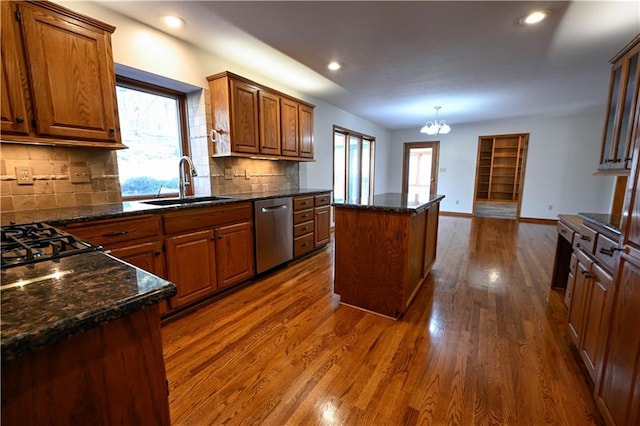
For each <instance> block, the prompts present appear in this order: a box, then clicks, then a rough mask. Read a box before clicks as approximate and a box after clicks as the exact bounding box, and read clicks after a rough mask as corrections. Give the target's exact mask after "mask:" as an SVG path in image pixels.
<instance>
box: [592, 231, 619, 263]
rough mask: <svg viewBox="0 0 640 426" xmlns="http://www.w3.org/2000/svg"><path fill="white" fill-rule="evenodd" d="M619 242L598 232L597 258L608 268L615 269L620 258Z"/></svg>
mask: <svg viewBox="0 0 640 426" xmlns="http://www.w3.org/2000/svg"><path fill="white" fill-rule="evenodd" d="M617 248H618V243H617V242H615V241H613V240H612V239H610V238H607V237H605V236H604V235H602V234H598V240H597V244H596V252H595V254H596V260H597V261H598V263H600V264H602V265H603V266H604V267H605V268H606V269H609V270H613V268H614V267H615V264H616V260H617V259H618V250H615V249H617Z"/></svg>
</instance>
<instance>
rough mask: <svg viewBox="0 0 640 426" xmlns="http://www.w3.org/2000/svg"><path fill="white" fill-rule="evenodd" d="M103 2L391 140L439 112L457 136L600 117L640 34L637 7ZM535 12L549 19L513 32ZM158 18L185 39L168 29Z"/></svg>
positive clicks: (638, 1)
mask: <svg viewBox="0 0 640 426" xmlns="http://www.w3.org/2000/svg"><path fill="white" fill-rule="evenodd" d="M98 2H99V3H100V4H102V5H103V6H105V7H107V8H110V9H113V10H116V11H118V12H120V13H122V14H124V15H127V16H130V17H132V18H134V19H136V20H138V21H140V22H143V23H146V24H148V25H150V26H152V27H155V28H158V29H161V30H163V31H166V32H169V33H171V34H173V35H175V36H176V37H179V38H181V39H184V40H186V41H189V42H191V43H193V44H195V45H198V46H200V47H201V48H203V49H205V50H207V51H210V52H212V53H214V54H216V55H218V56H221V57H223V58H226V59H228V60H230V61H232V62H234V63H238V64H239V65H241V66H243V67H245V68H247V69H252V70H254V71H255V72H257V73H260V74H262V75H265V76H266V77H268V78H270V79H272V80H274V81H278V82H281V83H282V84H284V85H286V86H289V87H292V88H294V89H296V90H299V91H300V92H302V93H306V94H308V95H310V96H312V97H314V98H318V99H320V100H322V101H324V102H327V103H329V104H332V105H335V106H337V107H339V108H342V109H344V110H347V111H349V112H351V113H353V114H356V115H358V116H360V117H363V118H365V119H368V120H370V121H373V122H375V123H378V124H380V125H382V126H384V127H386V128H388V129H397V128H410V127H421V126H422V125H423V124H424V122H425V121H426V120H431V119H433V118H434V114H435V112H434V109H433V108H434V106H436V105H441V106H442V109H441V110H440V118H444V119H446V120H447V122H448V123H449V124H450V125H452V127H453V126H455V125H456V124H460V123H467V122H478V121H485V120H491V119H499V118H515V117H526V116H529V117H530V116H545V115H564V114H567V115H569V114H574V113H579V112H580V111H582V110H586V109H590V108H593V107H601V108H603V112H604V106H603V104H604V102H605V101H606V97H607V91H608V79H609V72H610V69H611V68H610V67H611V66H610V64H609V63H608V61H609V59H611V57H612V56H613V55H614V54H615V53H616V52H617V51H618V50H620V49H621V48H622V47H623V46H624V45H626V44H627V43H628V42H629V41H630V40H631V39H632V38H633V37H634V36H635V35H636V34H637V33H638V32H640V0H631V1H602V2H595V1H577V2H575V1H574V2H555V1H532V2H529V1H512V2H505V1H498V2H485V1H469V2H463V1H409V2H399V1H388V2H384V1H376V2H365V1H338V2H326V1H320V2H312V1H289V2H276V1H257V2H256V1H231V2H217V1H113V0H110V1H98ZM536 8H544V9H550V10H552V15H551V16H550V18H548V19H547V20H545V21H543V22H542V23H541V24H539V25H538V26H533V27H526V26H523V25H520V24H519V23H518V20H519V18H520V17H522V16H523V15H524V14H525V13H526V12H528V11H530V10H532V9H536ZM165 13H174V14H177V15H178V16H180V17H182V18H183V19H184V20H185V21H186V22H187V25H186V27H184V28H183V29H181V30H171V31H169V30H167V29H166V28H163V27H162V24H161V21H160V16H161V15H163V14H165ZM331 60H338V61H340V62H342V63H343V65H344V66H343V68H342V69H341V70H339V71H337V72H331V71H329V70H327V68H326V65H327V63H328V62H329V61H331ZM217 71H222V70H214V71H212V72H217ZM603 119H604V118H603Z"/></svg>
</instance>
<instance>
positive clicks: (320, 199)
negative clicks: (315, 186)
mask: <svg viewBox="0 0 640 426" xmlns="http://www.w3.org/2000/svg"><path fill="white" fill-rule="evenodd" d="M329 204H331V194H322V195H316V196H315V206H316V207H320V206H328V205H329Z"/></svg>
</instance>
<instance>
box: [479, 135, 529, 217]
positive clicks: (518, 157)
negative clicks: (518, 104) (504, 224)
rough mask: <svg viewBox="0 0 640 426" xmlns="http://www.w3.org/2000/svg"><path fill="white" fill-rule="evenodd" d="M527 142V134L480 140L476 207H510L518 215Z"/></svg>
mask: <svg viewBox="0 0 640 426" xmlns="http://www.w3.org/2000/svg"><path fill="white" fill-rule="evenodd" d="M528 142H529V134H528V133H522V134H511V135H497V136H480V138H479V141H478V164H477V169H476V194H475V201H476V203H478V202H481V203H484V202H500V203H513V204H514V206H513V207H515V209H516V211H517V212H518V213H517V215H519V211H520V198H521V192H522V184H523V178H524V167H525V163H526V155H527V146H528ZM507 207H509V206H508V205H507Z"/></svg>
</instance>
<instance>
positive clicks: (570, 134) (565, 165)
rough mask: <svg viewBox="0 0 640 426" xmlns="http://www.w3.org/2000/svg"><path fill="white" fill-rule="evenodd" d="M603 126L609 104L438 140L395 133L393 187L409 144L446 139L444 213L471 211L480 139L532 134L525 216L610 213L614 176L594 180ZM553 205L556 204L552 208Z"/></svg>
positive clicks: (441, 187)
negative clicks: (511, 134) (498, 135)
mask: <svg viewBox="0 0 640 426" xmlns="http://www.w3.org/2000/svg"><path fill="white" fill-rule="evenodd" d="M445 118H446V117H445ZM603 125H604V105H603V106H602V109H600V108H597V109H595V110H592V111H589V112H585V113H584V114H582V115H578V116H570V117H552V118H531V119H515V120H502V121H493V122H483V123H476V124H467V125H457V126H456V125H452V130H451V133H449V134H448V135H440V136H438V137H437V138H434V137H433V136H427V135H423V134H421V133H419V132H418V130H419V129H418V127H416V128H415V129H405V130H397V131H393V132H391V135H390V138H391V144H390V147H389V165H388V167H389V171H388V179H389V189H390V190H392V191H400V190H401V186H402V152H403V151H402V150H403V146H402V145H403V143H404V142H418V141H429V140H440V161H439V167H440V172H439V173H438V193H441V194H444V195H445V196H446V198H445V199H444V200H443V202H442V204H441V209H442V210H443V211H448V212H458V213H471V212H472V211H473V197H474V188H475V172H476V157H477V150H478V136H483V135H496V134H508V133H529V151H528V154H527V164H526V172H525V180H524V192H523V198H522V209H521V212H520V215H521V216H522V217H529V218H540V219H555V218H556V217H557V215H558V214H562V213H566V214H571V213H577V212H599V213H607V212H609V211H610V209H611V200H612V194H613V184H614V178H612V177H608V176H594V172H595V171H596V168H597V165H598V159H599V157H600V145H601V138H602V128H603ZM442 169H446V171H443V170H442ZM549 205H552V206H553V207H552V209H551V210H549V209H548V208H549Z"/></svg>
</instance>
